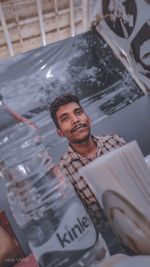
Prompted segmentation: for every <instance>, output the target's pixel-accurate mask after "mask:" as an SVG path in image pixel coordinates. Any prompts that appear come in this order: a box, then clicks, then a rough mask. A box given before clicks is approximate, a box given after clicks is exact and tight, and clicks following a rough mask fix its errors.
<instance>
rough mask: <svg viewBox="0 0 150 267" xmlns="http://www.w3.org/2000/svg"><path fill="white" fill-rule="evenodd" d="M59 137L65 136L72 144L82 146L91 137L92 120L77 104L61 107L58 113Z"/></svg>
mask: <svg viewBox="0 0 150 267" xmlns="http://www.w3.org/2000/svg"><path fill="white" fill-rule="evenodd" d="M56 116H57V120H58V124H59V127H60V128H59V129H57V131H58V134H59V136H64V137H66V138H67V139H68V141H69V142H70V143H74V144H80V143H82V142H84V141H86V140H87V139H88V138H89V136H90V118H89V117H88V116H87V115H86V113H85V112H84V110H83V109H82V107H80V106H79V105H78V104H77V103H74V102H73V103H69V104H65V105H63V106H61V107H60V108H59V109H58V111H57V112H56Z"/></svg>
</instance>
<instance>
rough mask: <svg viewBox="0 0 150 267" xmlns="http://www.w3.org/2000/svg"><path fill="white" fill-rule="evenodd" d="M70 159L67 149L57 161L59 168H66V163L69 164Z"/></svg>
mask: <svg viewBox="0 0 150 267" xmlns="http://www.w3.org/2000/svg"><path fill="white" fill-rule="evenodd" d="M70 158H71V153H70V151H69V149H68V150H67V151H66V152H65V154H64V155H62V156H61V158H60V160H59V163H58V165H59V167H64V166H67V165H68V163H69V162H70V160H71V159H70Z"/></svg>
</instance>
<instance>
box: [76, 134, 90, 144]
mask: <svg viewBox="0 0 150 267" xmlns="http://www.w3.org/2000/svg"><path fill="white" fill-rule="evenodd" d="M89 137H90V133H89V134H88V135H86V136H82V137H80V138H77V139H74V140H72V141H71V143H73V144H82V143H85V142H87V141H88V140H89Z"/></svg>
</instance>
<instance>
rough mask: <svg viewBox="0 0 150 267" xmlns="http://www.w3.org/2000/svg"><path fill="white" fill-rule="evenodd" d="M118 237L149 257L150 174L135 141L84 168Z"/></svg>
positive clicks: (138, 252)
mask: <svg viewBox="0 0 150 267" xmlns="http://www.w3.org/2000/svg"><path fill="white" fill-rule="evenodd" d="M80 174H81V175H83V176H84V177H86V178H87V180H88V182H89V183H90V184H91V187H92V189H93V190H94V192H95V195H96V197H97V199H98V200H99V202H100V204H101V205H102V206H103V207H104V211H105V213H106V215H107V216H108V219H109V221H110V223H111V225H112V227H113V229H114V231H115V233H116V234H117V236H118V237H119V238H120V239H121V240H122V241H123V242H124V244H125V245H127V246H128V247H129V248H131V249H132V250H133V251H134V252H135V253H137V254H148V255H149V254H150V171H149V169H148V167H147V164H146V163H145V160H144V157H143V155H142V153H141V151H140V149H139V147H138V144H137V143H136V142H135V141H133V142H131V143H128V144H127V145H125V146H123V147H121V148H119V149H117V150H114V151H112V152H110V153H108V154H106V155H104V156H102V157H101V158H97V159H96V160H95V161H93V162H92V163H90V164H89V165H87V166H86V167H84V168H82V169H81V171H80ZM135 207H136V208H135Z"/></svg>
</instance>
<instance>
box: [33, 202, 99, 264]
mask: <svg viewBox="0 0 150 267" xmlns="http://www.w3.org/2000/svg"><path fill="white" fill-rule="evenodd" d="M96 240H97V233H96V230H95V228H94V226H93V223H92V221H91V219H90V217H89V216H88V214H87V213H86V211H85V209H84V207H83V206H82V205H81V204H80V203H78V202H75V203H73V204H72V205H71V206H70V207H69V209H68V210H67V212H66V213H65V215H64V217H63V219H62V221H61V223H60V225H59V227H58V228H57V230H56V231H55V232H54V233H53V235H52V236H51V238H50V239H49V240H47V241H46V242H45V243H43V244H42V245H40V246H38V247H35V246H33V245H32V244H31V243H30V247H31V249H32V251H33V253H34V255H35V257H36V259H37V261H39V263H40V264H41V261H40V258H42V257H43V256H44V255H48V254H49V256H50V258H51V262H52V254H53V255H55V252H57V260H58V258H59V256H58V254H59V253H60V254H62V253H61V252H63V255H64V256H65V257H67V253H69V254H71V252H72V253H73V254H74V252H76V253H75V254H76V256H75V255H74V257H75V258H78V257H79V256H81V252H82V254H84V253H85V252H86V251H87V250H89V249H90V248H92V247H93V246H94V245H95V243H96ZM51 252H53V253H51ZM65 252H67V253H65ZM77 255H78V257H77ZM69 258H70V256H69ZM64 260H65V259H64ZM61 261H62V255H61ZM41 266H43V265H42V264H41ZM48 266H49V265H48ZM50 266H52V265H50ZM60 266H63V265H61V264H60ZM66 266H67V265H66Z"/></svg>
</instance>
